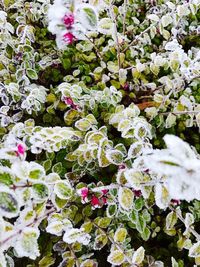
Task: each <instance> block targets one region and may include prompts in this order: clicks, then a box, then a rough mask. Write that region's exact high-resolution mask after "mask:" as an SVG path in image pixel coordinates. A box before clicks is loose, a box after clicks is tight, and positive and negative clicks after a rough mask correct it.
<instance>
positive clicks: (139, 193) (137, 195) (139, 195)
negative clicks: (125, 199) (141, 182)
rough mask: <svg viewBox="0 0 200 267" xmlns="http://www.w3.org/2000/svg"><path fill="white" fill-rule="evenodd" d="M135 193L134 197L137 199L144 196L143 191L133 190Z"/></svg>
mask: <svg viewBox="0 0 200 267" xmlns="http://www.w3.org/2000/svg"><path fill="white" fill-rule="evenodd" d="M133 193H134V195H135V196H136V197H141V195H142V192H141V190H133Z"/></svg>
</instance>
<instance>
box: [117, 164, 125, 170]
mask: <svg viewBox="0 0 200 267" xmlns="http://www.w3.org/2000/svg"><path fill="white" fill-rule="evenodd" d="M118 168H119V170H123V169H126V165H125V164H124V163H122V164H120V165H119V167H118Z"/></svg>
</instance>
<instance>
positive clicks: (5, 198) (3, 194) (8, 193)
mask: <svg viewBox="0 0 200 267" xmlns="http://www.w3.org/2000/svg"><path fill="white" fill-rule="evenodd" d="M0 212H1V215H2V216H5V217H7V218H13V217H16V216H17V215H18V212H19V202H18V200H17V196H16V195H15V193H14V192H13V191H12V190H10V189H8V188H7V187H4V186H1V187H0Z"/></svg>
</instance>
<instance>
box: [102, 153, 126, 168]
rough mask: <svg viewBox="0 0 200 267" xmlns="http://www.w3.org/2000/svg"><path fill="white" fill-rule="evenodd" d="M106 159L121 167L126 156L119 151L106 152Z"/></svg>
mask: <svg viewBox="0 0 200 267" xmlns="http://www.w3.org/2000/svg"><path fill="white" fill-rule="evenodd" d="M106 157H107V159H108V160H109V162H110V163H112V164H115V165H120V164H122V162H123V158H124V155H123V153H122V152H121V151H119V150H109V151H106Z"/></svg>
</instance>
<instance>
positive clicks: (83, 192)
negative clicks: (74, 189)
mask: <svg viewBox="0 0 200 267" xmlns="http://www.w3.org/2000/svg"><path fill="white" fill-rule="evenodd" d="M88 193H89V189H88V188H87V187H84V188H82V189H81V197H82V199H83V201H85V200H86V199H87V197H88Z"/></svg>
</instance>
